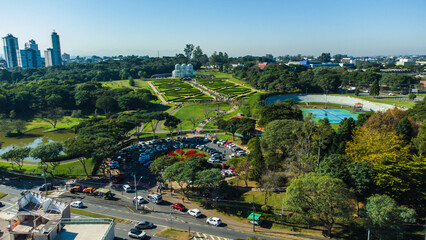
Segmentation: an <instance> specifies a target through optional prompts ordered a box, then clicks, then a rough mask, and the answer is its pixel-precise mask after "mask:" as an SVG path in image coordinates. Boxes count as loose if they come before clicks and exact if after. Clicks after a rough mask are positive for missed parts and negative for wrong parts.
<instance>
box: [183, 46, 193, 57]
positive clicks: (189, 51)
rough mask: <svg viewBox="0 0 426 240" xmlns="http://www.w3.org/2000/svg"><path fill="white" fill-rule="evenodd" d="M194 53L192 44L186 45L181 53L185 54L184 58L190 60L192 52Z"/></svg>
mask: <svg viewBox="0 0 426 240" xmlns="http://www.w3.org/2000/svg"><path fill="white" fill-rule="evenodd" d="M193 51H194V44H186V46H185V49H184V50H183V52H184V53H185V56H186V58H188V60H189V59H191V57H192V52H193Z"/></svg>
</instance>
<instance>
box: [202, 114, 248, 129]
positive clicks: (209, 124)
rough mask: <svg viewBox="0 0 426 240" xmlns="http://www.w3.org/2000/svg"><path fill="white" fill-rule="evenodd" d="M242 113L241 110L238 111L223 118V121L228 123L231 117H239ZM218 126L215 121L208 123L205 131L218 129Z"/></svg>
mask: <svg viewBox="0 0 426 240" xmlns="http://www.w3.org/2000/svg"><path fill="white" fill-rule="evenodd" d="M240 112H241V111H240V110H239V109H236V110H234V111H232V112H230V113H228V114H225V115H223V117H221V118H222V119H223V120H225V121H228V120H229V118H230V117H232V116H235V115H237V114H238V113H240ZM216 128H217V126H216V125H215V124H214V121H212V122H209V123H207V124H206V125H205V126H204V128H203V129H216Z"/></svg>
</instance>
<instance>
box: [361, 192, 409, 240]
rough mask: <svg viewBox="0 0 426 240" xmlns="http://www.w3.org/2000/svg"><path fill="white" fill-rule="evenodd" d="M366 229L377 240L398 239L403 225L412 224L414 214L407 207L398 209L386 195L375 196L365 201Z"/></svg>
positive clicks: (394, 202)
mask: <svg viewBox="0 0 426 240" xmlns="http://www.w3.org/2000/svg"><path fill="white" fill-rule="evenodd" d="M365 210H366V211H365V212H366V215H367V221H368V224H367V227H369V228H370V229H371V234H372V235H373V236H374V237H375V238H377V239H383V240H385V239H386V240H387V239H399V235H400V234H401V233H402V232H403V228H404V225H403V223H414V222H415V216H416V212H415V211H414V210H413V209H410V208H407V207H400V206H398V204H397V203H396V201H395V200H393V199H392V198H391V197H389V196H387V195H375V196H372V197H370V198H368V200H367V204H366V206H365Z"/></svg>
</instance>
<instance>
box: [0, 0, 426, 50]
mask: <svg viewBox="0 0 426 240" xmlns="http://www.w3.org/2000/svg"><path fill="white" fill-rule="evenodd" d="M0 4H1V5H0V6H1V8H2V11H1V17H2V18H1V22H0V36H2V37H3V36H5V35H6V34H7V33H12V34H13V35H14V36H16V37H18V41H19V45H20V46H21V48H23V46H24V43H25V42H27V41H28V40H29V39H34V40H36V42H38V43H39V48H40V49H41V50H44V49H46V48H48V47H50V46H51V42H50V34H51V32H52V30H53V29H55V30H56V32H58V34H59V35H60V37H61V47H62V52H67V53H70V54H71V55H72V56H76V55H80V56H90V55H100V56H110V55H119V54H122V55H131V54H135V55H150V56H156V55H157V50H159V52H160V55H161V56H163V55H166V56H170V55H175V54H176V53H178V52H182V51H183V48H184V46H185V44H186V43H193V44H194V45H200V46H201V48H202V49H203V50H204V52H206V53H207V54H209V55H210V54H211V53H213V51H224V52H227V53H228V54H229V55H230V56H243V55H265V54H266V53H271V54H273V55H274V56H280V55H285V54H291V55H294V54H298V53H300V54H308V55H315V56H316V55H319V54H321V53H322V52H331V54H337V53H343V54H348V55H353V56H365V55H370V56H371V55H402V54H426V14H425V12H426V0H399V1H394V0H368V1H365V0H357V1H347V0H304V1H296V0H291V1H290V0H264V1H259V0H257V1H252V0H244V1H243V0H215V1H205V0H188V1H186V0H180V1H178V0H151V1H145V0H120V1H117V0H72V1H58V0H44V1H33V0H32V1H29V0H19V1H14V0H3V1H1V3H0ZM2 55H3V53H2Z"/></svg>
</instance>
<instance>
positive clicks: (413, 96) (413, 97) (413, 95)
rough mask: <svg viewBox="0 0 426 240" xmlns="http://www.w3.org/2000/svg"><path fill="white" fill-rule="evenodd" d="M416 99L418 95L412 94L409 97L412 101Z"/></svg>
mask: <svg viewBox="0 0 426 240" xmlns="http://www.w3.org/2000/svg"><path fill="white" fill-rule="evenodd" d="M415 98H416V94H414V93H410V94H409V95H408V99H410V100H414V99H415Z"/></svg>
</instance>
